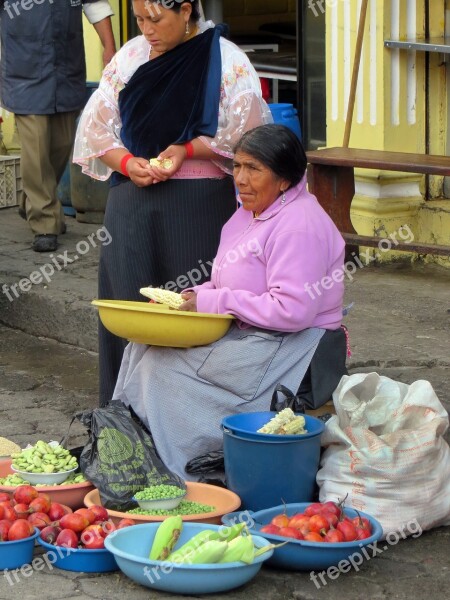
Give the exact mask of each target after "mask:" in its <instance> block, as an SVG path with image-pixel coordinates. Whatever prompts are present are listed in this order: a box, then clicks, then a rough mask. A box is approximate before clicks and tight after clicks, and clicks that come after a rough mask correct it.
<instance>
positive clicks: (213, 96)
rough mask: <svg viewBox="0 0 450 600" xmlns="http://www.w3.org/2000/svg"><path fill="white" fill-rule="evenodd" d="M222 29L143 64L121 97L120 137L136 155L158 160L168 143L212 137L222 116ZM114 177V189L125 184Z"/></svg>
mask: <svg viewBox="0 0 450 600" xmlns="http://www.w3.org/2000/svg"><path fill="white" fill-rule="evenodd" d="M221 33H222V28H221V27H220V25H219V26H217V27H214V28H211V29H207V30H206V31H205V32H204V33H202V34H200V35H197V36H195V37H193V38H192V39H190V40H188V41H187V42H184V43H183V44H179V45H178V46H176V47H175V48H173V49H172V50H169V51H168V52H165V53H164V54H162V55H161V56H158V57H157V58H155V59H153V60H149V61H148V62H146V63H144V64H143V65H141V66H140V67H139V68H138V69H137V71H136V72H135V73H134V74H133V76H132V77H131V79H130V81H129V82H128V84H127V85H126V86H125V87H124V88H123V90H121V92H120V93H119V110H120V116H121V119H122V131H121V138H122V141H123V143H124V145H125V147H126V148H127V149H128V150H129V151H130V152H131V153H132V154H134V155H135V156H142V157H144V158H152V157H157V156H158V154H159V153H160V152H162V151H163V150H165V149H166V148H167V146H170V144H182V143H184V142H187V141H190V140H192V139H194V138H196V137H198V136H200V135H206V136H209V137H214V136H215V134H216V132H217V126H218V116H219V99H220V85H221V75H222V59H221V54H220V42H219V38H220V35H221ZM124 179H125V178H124V176H123V175H121V174H120V173H117V172H114V173H113V175H112V180H111V184H112V185H114V184H117V183H119V182H120V181H122V180H124Z"/></svg>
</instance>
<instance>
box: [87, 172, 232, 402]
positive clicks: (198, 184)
mask: <svg viewBox="0 0 450 600" xmlns="http://www.w3.org/2000/svg"><path fill="white" fill-rule="evenodd" d="M235 210H236V197H235V193H234V186H233V181H232V179H231V178H229V177H226V178H224V179H183V180H176V179H175V180H169V181H166V182H164V183H158V184H155V185H151V186H148V187H145V188H138V187H136V186H135V185H134V184H133V183H132V182H131V181H127V182H125V183H122V184H120V185H117V186H114V187H112V188H111V189H110V193H109V197H108V202H107V206H106V213H105V220H104V226H105V227H106V229H107V230H108V232H109V234H110V236H111V240H112V241H111V243H110V244H108V245H107V246H102V249H101V254H100V265H99V290H98V297H99V298H102V299H114V300H141V301H143V300H144V297H143V296H141V295H140V294H139V289H140V288H141V287H145V286H149V285H151V286H154V287H157V286H166V287H167V288H168V289H172V290H174V291H178V292H179V291H182V290H183V289H186V288H188V287H192V286H193V285H195V284H198V283H202V282H203V281H205V280H208V279H209V278H210V274H211V264H212V260H213V258H214V256H215V255H216V251H217V247H218V245H219V238H220V232H221V229H222V226H223V224H224V223H225V222H226V221H227V220H228V219H229V218H230V217H231V215H232V214H233V212H234V211H235ZM126 344H127V341H126V340H123V339H121V338H117V337H116V336H114V335H112V334H111V333H109V332H108V331H107V330H106V329H105V328H104V327H103V325H102V324H101V323H100V325H99V354H100V405H101V406H104V405H105V404H107V403H108V402H109V401H110V400H111V397H112V393H113V391H114V386H115V382H116V379H117V374H118V372H119V368H120V363H121V360H122V355H123V350H124V348H125V345H126Z"/></svg>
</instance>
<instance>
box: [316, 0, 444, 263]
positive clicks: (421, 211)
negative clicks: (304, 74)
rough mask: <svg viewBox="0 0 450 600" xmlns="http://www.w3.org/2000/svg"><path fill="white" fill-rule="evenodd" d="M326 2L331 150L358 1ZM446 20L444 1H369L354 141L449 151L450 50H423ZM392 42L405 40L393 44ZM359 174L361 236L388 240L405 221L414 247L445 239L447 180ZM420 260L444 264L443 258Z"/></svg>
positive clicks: (342, 109)
mask: <svg viewBox="0 0 450 600" xmlns="http://www.w3.org/2000/svg"><path fill="white" fill-rule="evenodd" d="M325 4H326V32H327V33H326V36H327V40H326V44H327V46H326V48H327V74H326V77H327V146H329V147H332V146H342V145H343V140H344V131H345V125H346V119H347V110H348V100H349V95H350V87H351V79H352V70H353V63H354V53H355V46H356V39H357V31H358V25H359V21H360V13H361V0H326V2H325ZM427 5H428V6H429V9H428V10H427ZM447 8H448V9H450V3H449V6H448V7H447ZM446 16H447V29H449V25H450V23H449V21H450V18H449V17H450V10H447V11H446V6H445V0H433V1H432V2H429V3H427V2H425V0H385V1H383V2H380V1H379V0H369V2H368V7H367V13H366V19H365V28H364V37H363V45H362V54H361V60H360V66H359V73H358V85H357V90H356V100H355V105H354V112H353V119H352V127H351V136H350V142H349V146H350V147H352V148H368V149H373V150H387V151H398V152H413V153H420V154H437V155H447V154H449V151H450V146H449V143H448V131H447V130H448V123H447V121H448V110H449V103H448V98H449V88H448V86H449V81H450V78H449V72H448V69H449V64H450V54H446V53H445V52H438V51H435V48H434V47H433V45H429V46H427V47H426V48H425V49H423V48H421V46H423V44H421V42H423V41H425V40H431V39H432V38H433V39H434V38H439V39H440V41H441V42H443V43H445V39H444V37H445V33H446ZM397 41H403V42H408V43H405V44H404V47H402V48H399V47H397V46H400V45H401V44H398V45H396V44H395V42H397ZM418 48H420V49H418ZM355 180H356V195H355V198H354V200H353V203H352V211H351V218H352V223H353V225H354V227H355V229H356V230H357V232H358V233H359V234H362V235H378V236H380V237H388V236H389V234H391V233H393V232H395V231H397V230H398V229H399V228H400V227H401V226H402V225H408V226H409V228H410V229H411V231H412V232H413V234H414V241H415V242H417V243H419V242H423V243H432V244H443V245H450V199H448V198H447V197H446V195H447V196H449V194H448V191H447V181H446V180H447V178H443V177H436V176H432V177H424V176H421V175H414V174H411V173H394V172H392V171H391V172H389V171H374V170H366V169H357V170H356V171H355ZM370 252H372V253H375V250H374V249H371V250H370ZM396 255H397V257H399V256H402V257H403V258H404V257H405V253H396V254H395V253H394V252H387V253H385V254H383V256H382V257H381V258H380V260H392V259H393V258H395V257H396ZM406 256H411V257H413V258H416V257H415V256H414V255H406ZM426 260H428V261H435V262H439V263H441V264H443V265H445V266H449V267H450V259H449V258H447V257H433V256H431V255H429V256H427V257H426Z"/></svg>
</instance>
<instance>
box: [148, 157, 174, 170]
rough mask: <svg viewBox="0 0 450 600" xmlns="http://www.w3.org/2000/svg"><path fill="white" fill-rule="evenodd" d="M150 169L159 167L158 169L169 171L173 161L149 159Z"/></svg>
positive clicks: (168, 159)
mask: <svg viewBox="0 0 450 600" xmlns="http://www.w3.org/2000/svg"><path fill="white" fill-rule="evenodd" d="M148 162H149V163H150V165H151V166H152V167H159V168H160V169H170V168H172V167H173V161H172V160H171V159H170V158H162V159H161V160H160V159H159V158H151V159H150V160H149V161H148Z"/></svg>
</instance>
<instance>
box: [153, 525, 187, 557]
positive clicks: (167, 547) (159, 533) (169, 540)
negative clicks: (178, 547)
mask: <svg viewBox="0 0 450 600" xmlns="http://www.w3.org/2000/svg"><path fill="white" fill-rule="evenodd" d="M182 529H183V520H182V519H181V517H180V516H179V515H176V516H172V517H167V519H164V521H163V522H162V523H161V525H160V526H159V527H158V529H157V530H156V534H155V537H154V539H153V544H152V548H151V550H150V555H149V558H150V560H166V559H167V557H168V556H169V554H170V553H171V552H172V548H173V547H174V546H175V544H176V541H177V540H178V538H179V537H180V533H181V530H182Z"/></svg>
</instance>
